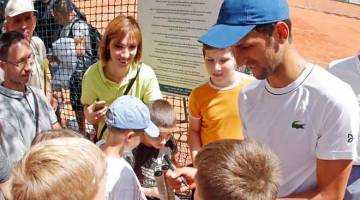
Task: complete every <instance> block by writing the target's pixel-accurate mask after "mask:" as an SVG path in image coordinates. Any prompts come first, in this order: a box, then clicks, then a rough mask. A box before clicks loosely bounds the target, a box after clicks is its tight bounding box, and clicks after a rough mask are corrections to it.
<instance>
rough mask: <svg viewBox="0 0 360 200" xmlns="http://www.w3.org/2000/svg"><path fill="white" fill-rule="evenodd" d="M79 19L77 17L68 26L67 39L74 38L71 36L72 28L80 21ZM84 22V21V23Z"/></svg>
mask: <svg viewBox="0 0 360 200" xmlns="http://www.w3.org/2000/svg"><path fill="white" fill-rule="evenodd" d="M80 20H81V18H79V17H77V18H76V19H75V20H74V21H73V22H72V23H71V26H70V29H69V34H68V37H69V38H74V34H73V28H74V24H75V23H77V22H78V21H80ZM85 22H86V21H85Z"/></svg>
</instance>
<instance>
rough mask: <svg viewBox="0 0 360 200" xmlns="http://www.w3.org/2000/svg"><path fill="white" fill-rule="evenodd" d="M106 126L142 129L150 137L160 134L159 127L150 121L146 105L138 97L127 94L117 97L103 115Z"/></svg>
mask: <svg viewBox="0 0 360 200" xmlns="http://www.w3.org/2000/svg"><path fill="white" fill-rule="evenodd" d="M105 123H106V125H107V126H108V127H111V128H118V129H133V130H142V129H143V130H144V131H145V133H146V134H147V135H149V136H150V137H158V136H159V135H160V131H159V128H158V127H157V126H156V125H155V124H154V123H152V122H151V120H150V112H149V109H148V107H147V106H146V105H145V104H144V103H143V102H142V101H141V100H140V99H138V98H136V97H132V96H129V95H123V96H120V97H118V98H117V99H116V100H115V101H114V102H113V103H112V104H111V105H110V107H109V109H108V111H107V112H106V116H105Z"/></svg>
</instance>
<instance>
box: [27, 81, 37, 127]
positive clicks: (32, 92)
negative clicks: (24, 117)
mask: <svg viewBox="0 0 360 200" xmlns="http://www.w3.org/2000/svg"><path fill="white" fill-rule="evenodd" d="M28 88H29V89H30V92H31V94H32V96H33V98H34V104H35V130H36V132H35V133H36V134H38V133H39V102H38V100H37V98H36V95H35V93H34V91H33V90H32V89H31V88H30V87H28Z"/></svg>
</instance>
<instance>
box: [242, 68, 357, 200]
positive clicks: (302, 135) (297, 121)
mask: <svg viewBox="0 0 360 200" xmlns="http://www.w3.org/2000/svg"><path fill="white" fill-rule="evenodd" d="M239 109H240V115H241V118H242V122H243V125H244V131H245V135H246V136H247V137H248V138H249V139H253V140H256V141H258V142H262V143H265V144H267V145H268V146H269V147H270V148H271V149H272V150H273V151H274V152H275V154H277V155H278V156H279V159H280V161H281V170H282V181H281V183H280V191H279V196H280V197H284V196H288V195H290V194H296V193H301V192H305V191H309V190H313V189H315V187H316V183H317V181H316V159H324V160H338V159H348V160H351V159H355V158H356V156H357V155H356V144H357V138H358V128H359V127H358V120H359V113H358V106H357V102H356V98H355V95H354V93H353V91H352V90H351V88H350V86H349V85H347V84H346V83H344V82H342V81H341V80H339V79H338V78H336V77H335V76H333V75H331V74H330V73H328V72H327V71H325V70H324V69H322V68H320V67H318V66H315V65H313V64H310V63H309V64H307V67H306V68H305V70H304V71H303V72H302V74H301V75H300V76H299V77H298V78H297V80H295V81H294V82H293V83H291V84H289V85H288V86H287V87H285V88H272V87H271V86H270V85H269V84H268V82H267V81H266V80H261V81H255V82H253V83H252V84H250V85H249V86H247V87H245V88H244V89H243V90H242V91H241V93H240V95H239Z"/></svg>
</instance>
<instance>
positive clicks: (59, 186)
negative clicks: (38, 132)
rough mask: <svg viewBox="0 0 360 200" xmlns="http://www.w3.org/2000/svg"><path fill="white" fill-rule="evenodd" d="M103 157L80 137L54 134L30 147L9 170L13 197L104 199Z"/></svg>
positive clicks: (104, 165)
mask: <svg viewBox="0 0 360 200" xmlns="http://www.w3.org/2000/svg"><path fill="white" fill-rule="evenodd" d="M105 170H106V161H105V156H104V155H103V153H102V151H101V150H100V149H99V148H98V147H97V146H96V145H95V144H93V143H92V142H90V141H89V140H86V139H83V138H56V139H51V140H47V141H42V142H40V143H38V144H36V145H34V146H32V147H31V148H30V150H29V151H28V152H27V153H26V154H25V155H24V157H23V158H22V159H21V160H20V162H19V163H18V164H17V165H16V167H15V169H14V170H13V174H12V175H13V180H12V189H11V193H12V196H13V198H14V199H18V200H27V199H77V200H88V199H90V200H91V199H105Z"/></svg>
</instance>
